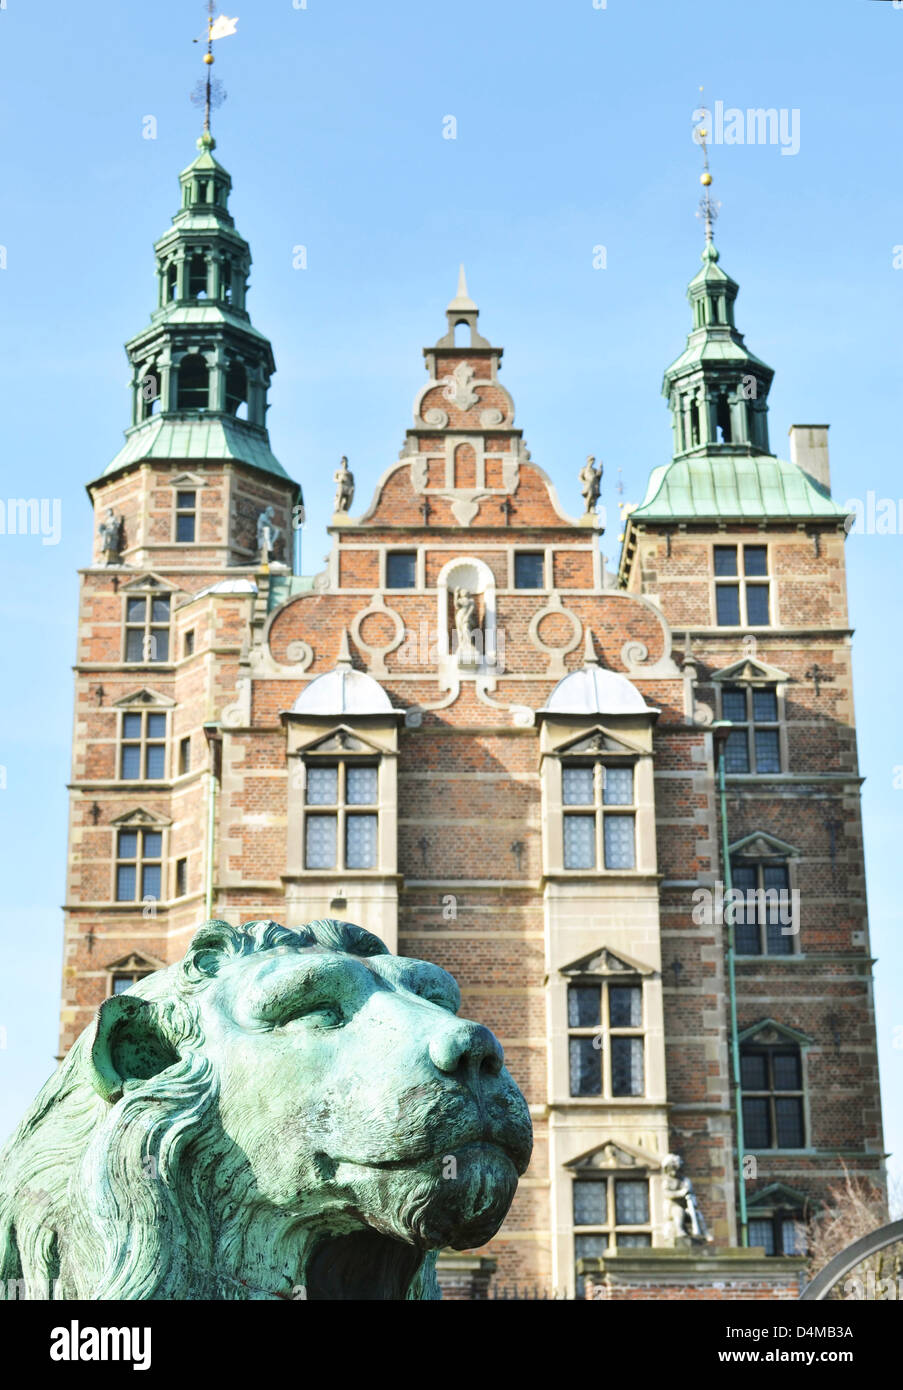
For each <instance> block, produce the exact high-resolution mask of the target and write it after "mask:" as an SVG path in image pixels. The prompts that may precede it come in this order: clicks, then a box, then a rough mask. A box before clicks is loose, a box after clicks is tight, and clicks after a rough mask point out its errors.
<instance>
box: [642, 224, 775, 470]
mask: <svg viewBox="0 0 903 1390" xmlns="http://www.w3.org/2000/svg"><path fill="white" fill-rule="evenodd" d="M706 230H707V237H706V243H705V247H704V249H703V252H702V269H701V270H700V271H699V273H698V274H697V275H695V276H694V277H693V279H692V280H691V281H690V284H689V286H688V288H687V298H688V299H689V301H690V307H691V309H692V311H693V326H692V328H691V330H690V334H689V337H688V338H687V346H686V348H685V349H684V351H683V352H682V353H681V355H680V356H679V357H678V359H677V361H676V362H672V364H671V366H670V367H668V369H667V370H666V372H665V380H664V385H663V387H662V391H663V394H664V395H665V396H666V398H667V400H668V404H669V406H670V408H671V413H672V416H673V419H674V457H675V458H681V457H683V456H684V455H686V454H696V453H706V454H708V453H711V452H713V451H715V452H717V453H719V454H724V453H730V454H747V455H748V454H767V453H768V452H769V447H768V406H767V403H766V402H767V397H768V391H769V388H770V386H771V381H772V377H773V376H774V372H773V371H772V369H771V367H768V366H766V365H765V363H764V362H762V361H761V360H760V359H759V358H758V357H756V356H755V355H754V354H753V353H751V352H750V351H749V349H748V348H747V347H746V345H745V344H744V341H743V334H742V333H739V332H738V331H737V327H736V325H735V323H734V301H735V300H736V298H737V292H738V289H739V286H738V285H737V282H736V280H732V279H731V277H730V276H729V275H728V274H726V272H725V271H723V270H722V269H721V266H720V265H719V264H718V261H719V256H718V251H717V249H716V247H715V244H714V242H713V241H712V240H711V221H710V219H707V223H706Z"/></svg>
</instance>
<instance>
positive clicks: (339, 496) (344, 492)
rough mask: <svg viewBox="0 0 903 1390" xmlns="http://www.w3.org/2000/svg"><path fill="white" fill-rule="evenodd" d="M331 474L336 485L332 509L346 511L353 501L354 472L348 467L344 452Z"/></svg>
mask: <svg viewBox="0 0 903 1390" xmlns="http://www.w3.org/2000/svg"><path fill="white" fill-rule="evenodd" d="M332 476H333V481H334V482H335V483H336V485H337V486H336V495H335V504H334V506H333V511H334V512H347V511H348V510H349V509H350V507H351V503H352V502H353V501H354V474H353V473H352V471H351V469H350V468H349V467H348V460H347V458H346V457H345V455H344V454H343V455H342V460H341V462H340V464H339V466H338V468H337V469H336V471H335V473H334V474H333V475H332Z"/></svg>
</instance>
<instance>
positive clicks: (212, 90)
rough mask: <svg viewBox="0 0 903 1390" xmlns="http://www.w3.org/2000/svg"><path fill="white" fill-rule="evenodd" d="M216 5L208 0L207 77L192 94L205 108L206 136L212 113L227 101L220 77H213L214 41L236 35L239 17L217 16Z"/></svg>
mask: <svg viewBox="0 0 903 1390" xmlns="http://www.w3.org/2000/svg"><path fill="white" fill-rule="evenodd" d="M215 9H216V5H215V2H214V0H207V34H206V44H207V52H206V53H205V54H204V63H205V65H206V68H207V72H206V75H205V76H204V77H202V78H201V79H200V80H199V81H198V83H197V85H196V86H195V88H194V91H193V92H192V93H191V100H192V101H193V102H194V104H195V106H203V108H204V134H205V135H209V134H210V112H211V111H215V110H217V108H218V107H220V106H222V104H223V102H224V101H225V100H226V89H225V87H224V86H223V84H222V82H220V80H219V78H218V77H214V76H213V63H214V58H213V41H214V39H226V38H228V37H229V35H230V34H234V33H235V29H236V26H237V24H238V19H237V17H236V18H235V19H228V18H227V16H226V15H224V14H221V15H216V16H215V17H214V11H215ZM192 42H193V43H201V42H204V40H201V39H193V40H192Z"/></svg>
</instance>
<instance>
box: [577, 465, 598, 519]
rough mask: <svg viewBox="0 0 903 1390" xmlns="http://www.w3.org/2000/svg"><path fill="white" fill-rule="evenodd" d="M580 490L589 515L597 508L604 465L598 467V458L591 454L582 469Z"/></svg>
mask: <svg viewBox="0 0 903 1390" xmlns="http://www.w3.org/2000/svg"><path fill="white" fill-rule="evenodd" d="M579 476H580V491H581V492H582V493H583V505H584V507H585V509H586V515H587V516H589V515H590V514H591V513H592V512H594V511H595V510H596V503H597V502H598V500H599V489H600V488H601V486H602V465H601V463H600V464H599V466H598V468H597V467H596V460H595V459H594V458H593V456H592V454H589V455H588V457H587V460H586V463H585V464H584V465H583V467H582V468H581V470H580V474H579Z"/></svg>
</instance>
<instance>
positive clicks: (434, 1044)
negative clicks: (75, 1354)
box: [0, 920, 532, 1299]
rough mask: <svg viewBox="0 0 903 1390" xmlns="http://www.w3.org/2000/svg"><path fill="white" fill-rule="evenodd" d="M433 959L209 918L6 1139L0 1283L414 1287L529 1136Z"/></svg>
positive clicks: (134, 1291)
mask: <svg viewBox="0 0 903 1390" xmlns="http://www.w3.org/2000/svg"><path fill="white" fill-rule="evenodd" d="M458 1005H459V993H458V988H457V985H456V984H455V981H454V980H453V979H452V977H451V976H450V975H448V974H447V973H446V972H445V971H444V970H441V969H439V968H438V967H437V966H435V965H429V964H427V963H426V962H424V961H418V960H410V959H407V958H405V957H401V956H393V955H392V954H391V953H390V952H389V951H388V950H387V949H386V947H385V946H384V945H383V943H382V942H381V941H380V940H379V939H378V938H377V937H375V936H372V935H371V934H370V933H369V932H367V931H364V930H363V929H362V928H361V927H357V926H353V925H352V924H350V923H348V922H338V921H332V920H327V921H317V922H311V923H309V924H308V925H307V926H305V927H302V928H300V929H299V930H297V931H293V930H289V929H288V928H286V927H283V926H280V925H279V924H278V923H277V922H267V921H256V922H246V923H245V924H244V925H243V926H242V927H240V928H236V927H232V926H230V925H229V924H228V923H227V922H218V921H211V922H206V923H204V925H203V926H202V927H201V928H200V929H199V930H198V931H197V932H196V934H195V936H194V938H193V939H192V942H191V945H190V947H189V949H188V951H187V953H186V955H185V957H184V959H183V960H181V961H179V962H178V963H177V964H175V965H171V966H169V967H167V968H166V969H165V970H160V971H157V972H156V974H154V975H151V976H149V977H148V978H147V979H146V980H144V981H142V982H141V983H140V984H138V985H136V986H134V987H133V988H132V989H131V990H129V991H127V992H126V993H125V994H122V995H117V996H114V997H113V998H111V999H108V1000H106V1002H105V1003H104V1004H103V1005H102V1006H101V1008H100V1010H99V1011H98V1014H97V1016H96V1019H95V1021H94V1024H93V1025H92V1026H91V1027H90V1028H88V1029H86V1030H85V1032H84V1033H83V1034H82V1035H81V1037H80V1038H79V1039H78V1041H77V1042H76V1044H75V1046H74V1047H73V1048H72V1050H71V1051H70V1053H69V1055H68V1057H67V1058H66V1059H65V1061H64V1062H63V1064H62V1065H61V1067H60V1069H59V1071H58V1072H57V1073H56V1075H55V1076H54V1077H53V1078H52V1079H51V1080H50V1081H49V1082H48V1083H47V1085H46V1086H45V1087H44V1089H43V1091H42V1092H41V1093H40V1095H39V1096H38V1098H37V1100H36V1101H35V1103H34V1105H33V1106H32V1108H31V1110H30V1111H29V1113H28V1115H26V1117H25V1119H24V1120H23V1122H22V1124H21V1125H20V1126H19V1129H18V1131H17V1132H16V1134H15V1135H14V1136H13V1138H12V1139H11V1140H10V1142H9V1144H8V1145H7V1147H6V1149H5V1151H4V1153H3V1156H2V1159H0V1297H4V1296H10V1297H16V1296H19V1297H30V1298H42V1297H43V1298H46V1297H62V1298H91V1299H98V1298H102V1299H103V1298H105V1299H114V1298H131V1299H149V1298H156V1299H178V1298H202V1299H211V1298H214V1299H244V1298H279V1297H282V1298H292V1297H302V1296H303V1297H307V1298H315V1299H354V1298H430V1297H436V1296H438V1289H437V1285H436V1280H435V1272H434V1265H435V1252H436V1251H437V1250H438V1249H439V1248H440V1247H442V1246H451V1247H453V1248H455V1249H464V1248H468V1247H472V1246H477V1245H481V1244H483V1243H484V1242H485V1241H487V1240H489V1239H490V1237H491V1236H493V1235H494V1234H495V1232H496V1231H497V1230H498V1228H499V1226H500V1225H501V1223H502V1220H503V1219H504V1217H505V1214H506V1212H507V1211H508V1208H509V1206H510V1204H511V1200H512V1198H513V1196H514V1191H515V1188H516V1186H517V1178H518V1175H519V1174H521V1173H523V1171H524V1169H525V1168H526V1166H527V1162H528V1160H529V1157H530V1151H531V1145H532V1132H531V1126H530V1119H529V1115H528V1112H527V1107H526V1104H525V1102H524V1099H523V1096H522V1095H521V1093H520V1091H519V1090H518V1088H517V1086H516V1085H515V1083H514V1081H513V1080H512V1078H511V1076H510V1075H509V1073H508V1071H507V1070H506V1068H505V1067H504V1065H503V1058H502V1050H501V1047H500V1046H499V1044H498V1042H497V1041H496V1039H495V1038H494V1037H493V1035H492V1033H490V1032H489V1030H488V1029H486V1028H484V1027H482V1026H481V1025H480V1024H476V1023H471V1022H469V1021H468V1020H466V1019H461V1018H458V1017H457V1016H456V1011H457V1008H458Z"/></svg>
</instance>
